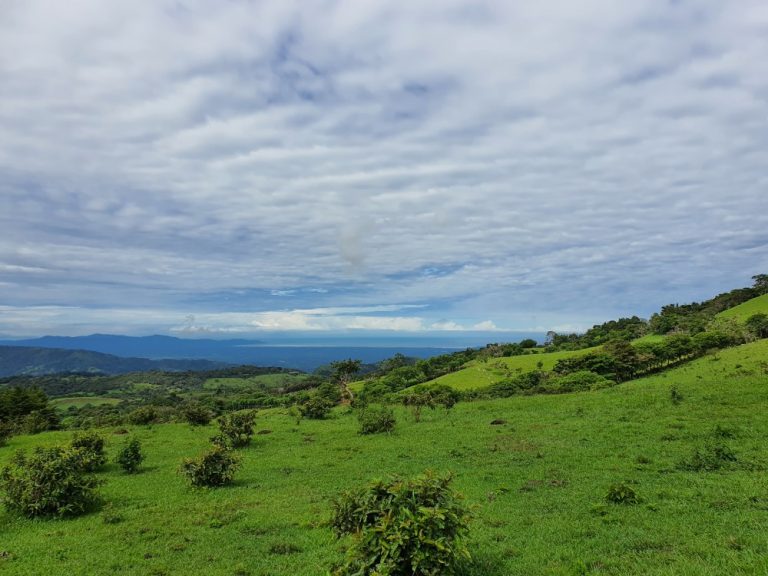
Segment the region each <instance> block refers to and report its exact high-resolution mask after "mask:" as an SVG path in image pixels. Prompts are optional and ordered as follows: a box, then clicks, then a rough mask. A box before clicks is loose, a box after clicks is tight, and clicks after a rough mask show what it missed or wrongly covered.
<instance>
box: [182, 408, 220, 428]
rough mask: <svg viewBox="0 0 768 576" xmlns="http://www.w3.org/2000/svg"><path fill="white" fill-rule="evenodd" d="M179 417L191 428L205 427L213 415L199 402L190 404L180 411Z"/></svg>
mask: <svg viewBox="0 0 768 576" xmlns="http://www.w3.org/2000/svg"><path fill="white" fill-rule="evenodd" d="M181 415H182V417H183V418H184V420H186V421H187V422H188V423H189V424H191V425H192V426H207V425H208V424H209V423H210V421H211V418H213V414H211V411H210V410H208V408H206V407H205V406H203V405H202V404H200V403H199V402H190V403H189V404H186V405H184V406H183V407H182V409H181Z"/></svg>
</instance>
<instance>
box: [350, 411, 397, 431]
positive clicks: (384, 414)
mask: <svg viewBox="0 0 768 576" xmlns="http://www.w3.org/2000/svg"><path fill="white" fill-rule="evenodd" d="M357 420H358V421H359V422H360V434H380V433H383V432H387V433H389V432H392V430H394V429H395V413H394V412H393V411H392V409H391V408H387V407H386V406H370V407H367V408H365V409H364V410H361V411H360V413H359V414H358V415H357Z"/></svg>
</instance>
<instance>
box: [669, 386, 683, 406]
mask: <svg viewBox="0 0 768 576" xmlns="http://www.w3.org/2000/svg"><path fill="white" fill-rule="evenodd" d="M669 399H670V400H671V401H672V404H680V402H682V401H683V395H682V394H681V393H680V391H679V390H678V389H677V387H676V386H672V388H670V389H669Z"/></svg>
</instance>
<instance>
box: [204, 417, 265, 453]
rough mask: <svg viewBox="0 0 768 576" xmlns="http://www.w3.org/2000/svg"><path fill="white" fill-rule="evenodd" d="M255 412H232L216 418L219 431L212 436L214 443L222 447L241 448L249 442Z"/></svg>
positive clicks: (251, 435)
mask: <svg viewBox="0 0 768 576" xmlns="http://www.w3.org/2000/svg"><path fill="white" fill-rule="evenodd" d="M255 421H256V413H255V412H253V411H252V410H249V411H246V412H232V413H230V414H225V415H224V416H221V417H220V418H219V419H218V424H219V433H218V434H217V435H216V436H215V437H214V438H213V441H214V443H215V444H217V445H219V446H223V447H231V448H242V447H243V446H248V444H250V443H251V438H252V437H253V426H254V422H255Z"/></svg>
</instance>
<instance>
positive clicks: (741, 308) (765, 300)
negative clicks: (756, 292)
mask: <svg viewBox="0 0 768 576" xmlns="http://www.w3.org/2000/svg"><path fill="white" fill-rule="evenodd" d="M759 313H762V314H768V294H763V295H762V296H758V297H757V298H752V300H748V301H746V302H744V303H743V304H739V305H738V306H734V307H733V308H730V309H728V310H725V311H723V312H720V314H718V315H717V316H718V318H736V319H737V320H739V321H740V322H744V321H745V320H746V319H747V318H749V317H750V316H752V315H753V314H759Z"/></svg>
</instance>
